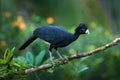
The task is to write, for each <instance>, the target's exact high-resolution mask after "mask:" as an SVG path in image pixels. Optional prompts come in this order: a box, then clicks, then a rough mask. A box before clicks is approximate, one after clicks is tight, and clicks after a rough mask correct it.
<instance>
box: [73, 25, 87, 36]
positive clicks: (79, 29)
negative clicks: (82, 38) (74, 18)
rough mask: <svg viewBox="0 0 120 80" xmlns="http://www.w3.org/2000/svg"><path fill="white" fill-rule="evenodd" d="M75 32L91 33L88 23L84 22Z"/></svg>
mask: <svg viewBox="0 0 120 80" xmlns="http://www.w3.org/2000/svg"><path fill="white" fill-rule="evenodd" d="M75 34H89V30H88V28H87V25H86V24H84V23H81V24H80V25H79V26H78V27H77V28H76V29H75Z"/></svg>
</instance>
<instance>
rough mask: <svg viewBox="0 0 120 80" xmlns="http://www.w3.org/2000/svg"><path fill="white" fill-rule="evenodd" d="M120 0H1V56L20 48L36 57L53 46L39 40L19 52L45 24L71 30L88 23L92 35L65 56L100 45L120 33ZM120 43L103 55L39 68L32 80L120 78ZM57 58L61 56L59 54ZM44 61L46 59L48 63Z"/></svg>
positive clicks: (31, 75)
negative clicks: (47, 67)
mask: <svg viewBox="0 0 120 80" xmlns="http://www.w3.org/2000/svg"><path fill="white" fill-rule="evenodd" d="M119 3H120V0H0V57H3V54H4V52H5V50H6V49H7V48H9V49H11V48H13V47H16V50H15V56H25V54H26V53H27V52H28V51H30V52H31V53H32V54H33V55H34V56H36V55H38V53H39V52H41V51H42V50H45V51H46V55H45V57H44V60H46V59H48V58H49V54H48V48H49V45H47V44H45V43H44V41H42V40H40V39H38V40H36V41H35V42H34V43H32V44H31V45H30V46H29V47H27V48H26V49H25V50H23V51H21V52H20V51H18V48H19V47H20V45H21V44H22V43H23V42H24V41H26V40H27V39H28V38H29V37H30V36H31V35H32V32H33V30H34V29H36V28H37V27H41V26H42V25H58V26H64V27H65V28H66V29H67V30H69V31H70V32H71V33H74V29H75V28H76V27H77V26H78V25H79V24H80V23H86V24H87V25H88V26H89V27H88V28H89V30H90V32H91V34H90V35H82V36H80V37H79V39H78V40H77V41H75V42H74V43H72V44H70V45H69V46H67V47H65V48H60V49H59V51H60V53H62V54H63V55H67V56H69V55H72V54H74V53H77V52H79V53H83V52H87V51H90V50H93V49H95V48H97V47H100V46H102V45H104V44H106V43H108V42H110V41H112V40H113V39H114V38H116V37H119V36H120V31H119V30H120V9H119V8H120V5H119ZM119 47H120V46H119V45H118V46H115V47H113V48H109V49H108V50H106V51H103V52H101V53H99V54H96V55H92V56H90V57H87V58H82V59H77V60H74V61H72V62H70V63H68V64H66V65H64V66H60V67H57V68H55V69H54V70H53V71H49V70H48V71H38V72H35V73H34V74H29V75H27V78H26V79H28V80H48V79H49V80H120V49H119ZM54 56H56V54H54ZM56 58H57V56H56ZM44 60H43V62H44Z"/></svg>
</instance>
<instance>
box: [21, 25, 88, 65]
mask: <svg viewBox="0 0 120 80" xmlns="http://www.w3.org/2000/svg"><path fill="white" fill-rule="evenodd" d="M86 33H88V34H89V30H88V28H87V25H86V24H83V23H81V24H80V25H79V26H78V27H77V28H76V29H75V33H74V34H71V33H69V32H68V31H67V30H66V29H65V28H64V27H61V26H43V27H40V28H37V29H36V30H34V32H33V35H32V36H31V37H30V38H29V39H28V40H27V41H26V42H25V43H24V44H23V45H22V46H21V47H20V48H19V50H23V49H25V48H26V47H27V46H28V45H29V44H30V43H32V42H33V41H34V40H35V39H37V38H40V39H42V40H44V41H46V42H48V43H50V47H49V54H50V61H51V63H52V64H54V61H53V59H52V49H53V48H54V49H55V50H56V53H57V54H58V56H59V57H60V59H61V60H64V59H63V58H62V56H61V54H60V53H59V52H58V51H57V48H58V47H65V46H67V45H69V44H70V43H72V42H73V41H75V40H76V39H77V38H78V37H79V35H81V34H86Z"/></svg>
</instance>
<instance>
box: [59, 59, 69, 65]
mask: <svg viewBox="0 0 120 80" xmlns="http://www.w3.org/2000/svg"><path fill="white" fill-rule="evenodd" d="M60 60H61V61H62V62H63V63H64V64H65V63H67V62H68V58H66V57H65V58H60Z"/></svg>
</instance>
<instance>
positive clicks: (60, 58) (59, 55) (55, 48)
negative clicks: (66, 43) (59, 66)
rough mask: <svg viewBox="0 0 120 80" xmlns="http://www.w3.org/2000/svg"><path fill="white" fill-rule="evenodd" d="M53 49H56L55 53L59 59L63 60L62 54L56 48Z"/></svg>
mask: <svg viewBox="0 0 120 80" xmlns="http://www.w3.org/2000/svg"><path fill="white" fill-rule="evenodd" d="M55 50H56V53H57V55H58V56H59V57H60V59H61V60H62V61H64V58H63V56H62V55H61V54H60V53H59V52H58V50H57V48H55Z"/></svg>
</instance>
